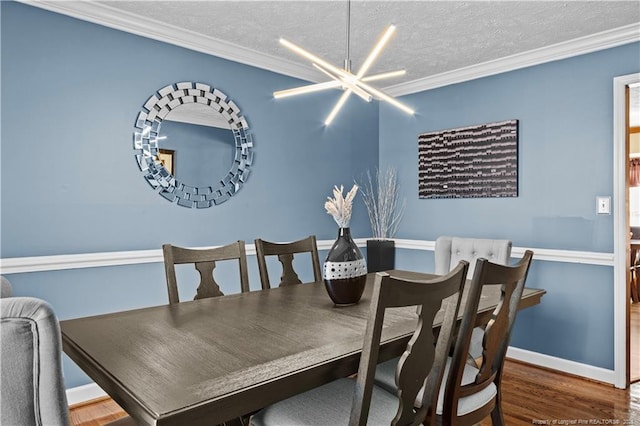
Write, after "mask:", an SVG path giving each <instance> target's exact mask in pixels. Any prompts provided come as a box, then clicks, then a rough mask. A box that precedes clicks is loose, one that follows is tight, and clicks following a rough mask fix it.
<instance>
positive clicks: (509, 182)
mask: <svg viewBox="0 0 640 426" xmlns="http://www.w3.org/2000/svg"><path fill="white" fill-rule="evenodd" d="M418 194H419V197H420V198H487V197H517V196H518V120H508V121H500V122H496V123H488V124H481V125H476V126H469V127H462V128H458V129H449V130H440V131H436V132H429V133H423V134H420V135H418Z"/></svg>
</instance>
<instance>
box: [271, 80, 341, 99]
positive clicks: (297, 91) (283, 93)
mask: <svg viewBox="0 0 640 426" xmlns="http://www.w3.org/2000/svg"><path fill="white" fill-rule="evenodd" d="M340 86H341V83H340V82H339V81H327V82H325V83H317V84H309V85H307V86H301V87H295V88H293V89H286V90H280V91H277V92H273V97H274V98H276V99H281V98H286V97H289V96H295V95H302V94H305V93H313V92H319V91H321V90H327V89H336V88H338V87H340Z"/></svg>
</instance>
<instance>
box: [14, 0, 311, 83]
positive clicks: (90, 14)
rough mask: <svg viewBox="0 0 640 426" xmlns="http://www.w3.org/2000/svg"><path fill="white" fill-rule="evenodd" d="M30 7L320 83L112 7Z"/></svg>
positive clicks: (304, 70)
mask: <svg viewBox="0 0 640 426" xmlns="http://www.w3.org/2000/svg"><path fill="white" fill-rule="evenodd" d="M18 1H19V2H21V3H24V4H28V5H30V6H35V7H39V8H41V9H45V10H48V11H51V12H56V13H60V14H62V15H67V16H71V17H73V18H77V19H80V20H83V21H88V22H92V23H94V24H99V25H103V26H105V27H109V28H114V29H116V30H120V31H125V32H128V33H132V34H136V35H139V36H142V37H147V38H150V39H153V40H158V41H161V42H165V43H169V44H173V45H176V46H180V47H184V48H187V49H191V50H195V51H197V52H201V53H206V54H208V55H213V56H217V57H220V58H224V59H228V60H231V61H234V62H239V63H242V64H246V65H250V66H254V67H258V68H261V69H265V70H268V71H273V72H276V73H278V74H284V75H288V76H291V77H296V78H299V79H302V80H306V81H314V82H316V81H319V80H318V78H319V74H318V73H317V72H316V71H314V70H313V69H311V68H309V67H308V66H306V65H301V64H298V63H295V62H292V61H289V60H286V59H283V58H278V57H275V56H271V55H267V54H265V53H261V52H258V51H255V50H252V49H247V48H245V47H242V46H238V45H236V44H233V43H230V42H228V41H224V40H220V39H216V38H213V37H208V36H204V35H202V34H198V33H195V32H193V31H189V30H186V29H184V28H179V27H176V26H172V25H168V24H165V23H159V22H158V21H156V20H154V19H149V18H144V17H140V16H138V15H135V14H132V13H129V12H125V11H122V10H119V9H115V8H112V7H109V6H107V5H104V4H100V3H94V2H93V1H59V0H58V1H55V0H18Z"/></svg>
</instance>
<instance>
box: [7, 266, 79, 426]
mask: <svg viewBox="0 0 640 426" xmlns="http://www.w3.org/2000/svg"><path fill="white" fill-rule="evenodd" d="M0 281H1V284H2V287H1V293H0V295H1V296H2V298H0V332H1V335H0V337H1V339H2V340H1V341H2V344H1V345H0V359H1V360H2V369H1V370H0V384H1V387H0V424H3V425H20V426H31V425H56V426H57V425H68V424H69V411H68V406H67V397H66V394H65V388H64V381H63V377H62V364H61V356H62V352H61V342H60V326H59V324H58V320H57V318H56V316H55V314H54V312H53V310H52V309H51V306H50V305H49V304H48V303H47V302H45V301H44V300H40V299H36V298H33V297H10V296H11V285H10V284H9V281H8V280H7V279H6V278H4V277H0Z"/></svg>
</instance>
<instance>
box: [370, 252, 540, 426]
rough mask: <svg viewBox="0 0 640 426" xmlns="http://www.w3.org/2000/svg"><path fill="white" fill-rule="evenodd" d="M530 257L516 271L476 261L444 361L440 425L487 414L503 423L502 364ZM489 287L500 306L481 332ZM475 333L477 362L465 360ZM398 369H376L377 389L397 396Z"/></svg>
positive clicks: (390, 366)
mask: <svg viewBox="0 0 640 426" xmlns="http://www.w3.org/2000/svg"><path fill="white" fill-rule="evenodd" d="M532 257H533V252H532V251H530V250H527V251H526V252H525V254H524V257H523V258H522V259H521V260H520V261H519V262H518V263H517V264H516V265H515V266H505V265H499V264H496V263H492V262H489V261H487V260H486V259H478V260H477V261H476V267H475V268H474V269H475V270H474V274H473V278H472V280H471V282H470V283H469V284H468V285H467V290H466V293H468V294H467V295H466V296H465V298H466V299H465V301H466V303H465V310H464V314H463V317H462V323H461V325H460V328H459V330H458V334H457V338H456V342H455V346H454V350H453V356H452V357H451V359H449V360H448V362H447V367H446V370H447V371H448V372H449V373H448V374H449V378H448V379H447V378H446V377H445V380H446V386H442V387H441V389H440V393H441V395H440V398H439V401H438V410H437V413H438V419H439V423H440V424H444V425H473V424H475V423H478V422H480V420H482V419H483V418H485V417H487V416H488V415H489V414H492V419H493V424H494V425H502V424H504V420H503V417H502V408H501V406H500V400H501V397H500V380H501V377H502V365H503V363H504V357H505V355H506V350H507V347H508V346H509V338H510V336H511V329H512V327H513V323H514V321H515V317H516V312H517V309H518V303H519V302H520V298H521V296H522V291H523V289H524V284H525V280H526V277H527V273H528V270H529V265H530V264H531V258H532ZM491 285H496V286H501V291H502V299H501V303H498V307H497V308H496V309H495V310H494V312H492V313H491V314H490V315H485V316H484V317H485V318H486V321H484V323H483V324H482V327H476V325H477V321H476V319H477V310H478V304H479V302H480V297H481V294H482V289H483V288H484V287H485V286H491ZM478 330H481V331H482V335H481V336H480V339H479V345H480V355H479V356H478V359H477V361H476V360H475V359H473V358H470V357H469V347H470V345H471V342H472V338H475V337H476V336H475V334H476V333H477V331H478ZM476 362H478V363H480V365H479V366H478V365H477V363H476ZM396 365H397V360H393V359H392V360H390V361H386V362H383V363H381V364H380V365H378V367H377V370H376V377H375V382H376V385H378V386H380V387H382V388H384V389H386V390H387V391H389V392H396V391H397V390H396V389H397V385H396V382H395V374H394V373H395V368H396ZM478 367H479V368H478ZM415 403H416V406H417V407H419V406H420V404H421V401H420V400H419V399H417V400H416V401H415Z"/></svg>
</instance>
